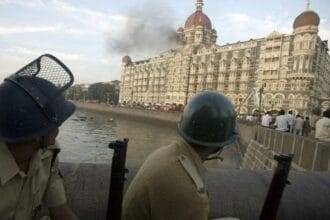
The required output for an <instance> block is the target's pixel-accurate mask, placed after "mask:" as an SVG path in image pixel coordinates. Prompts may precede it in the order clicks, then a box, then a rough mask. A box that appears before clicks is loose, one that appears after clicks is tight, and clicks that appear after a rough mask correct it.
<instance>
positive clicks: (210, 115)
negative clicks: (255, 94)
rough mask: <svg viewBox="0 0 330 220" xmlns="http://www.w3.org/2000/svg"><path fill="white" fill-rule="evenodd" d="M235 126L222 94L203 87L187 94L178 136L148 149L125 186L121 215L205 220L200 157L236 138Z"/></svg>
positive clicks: (206, 208) (125, 217)
mask: <svg viewBox="0 0 330 220" xmlns="http://www.w3.org/2000/svg"><path fill="white" fill-rule="evenodd" d="M235 125H236V122H235V112H234V107H233V105H232V104H231V102H230V101H229V99H227V98H226V97H225V96H224V95H222V94H220V93H217V92H211V91H205V92H202V93H200V94H198V95H196V96H195V97H194V98H192V100H191V101H190V102H189V103H188V104H187V106H186V107H185V109H184V111H183V115H182V118H181V121H180V123H179V124H178V133H179V135H180V137H181V140H180V141H179V142H177V143H174V144H172V145H170V146H167V147H162V148H160V149H158V150H156V151H155V152H154V153H152V154H151V155H150V156H149V157H148V158H147V159H146V161H145V162H144V164H143V165H142V167H141V168H140V170H139V171H138V173H137V174H136V176H135V178H134V179H133V181H132V183H131V185H130V186H129V188H128V190H127V192H126V195H125V198H124V202H123V220H140V219H141V220H142V219H143V220H159V219H162V220H174V219H177V220H181V219H187V220H188V219H189V220H206V219H208V216H209V197H208V193H207V190H206V186H205V167H204V166H203V162H204V161H205V160H208V159H211V158H210V156H211V155H212V154H213V155H214V154H219V153H220V152H221V151H222V148H223V147H225V146H227V145H229V144H231V143H233V142H234V141H235V138H236V132H235V127H236V126H235ZM213 158H214V157H213Z"/></svg>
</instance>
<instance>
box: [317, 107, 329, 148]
mask: <svg viewBox="0 0 330 220" xmlns="http://www.w3.org/2000/svg"><path fill="white" fill-rule="evenodd" d="M315 127H316V128H315V138H317V139H319V140H320V141H326V142H330V109H327V110H326V111H325V112H323V118H321V119H320V120H318V121H317V122H316V126H315Z"/></svg>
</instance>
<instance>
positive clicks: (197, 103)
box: [177, 91, 237, 148]
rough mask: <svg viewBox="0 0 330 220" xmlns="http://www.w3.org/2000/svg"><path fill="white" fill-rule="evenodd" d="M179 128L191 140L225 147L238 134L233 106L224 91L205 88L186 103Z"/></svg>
mask: <svg viewBox="0 0 330 220" xmlns="http://www.w3.org/2000/svg"><path fill="white" fill-rule="evenodd" d="M177 130H178V133H179V135H180V136H181V137H182V138H183V139H185V140H186V141H187V142H188V143H191V144H195V145H199V146H203V147H209V148H223V147H225V146H226V145H229V144H232V143H233V142H234V141H235V139H236V137H237V130H236V113H235V109H234V106H233V105H232V103H231V102H230V100H229V99H228V98H227V97H226V96H225V95H223V94H221V93H218V92H215V91H203V92H201V93H199V94H197V95H195V96H194V97H193V98H192V99H191V100H190V101H189V103H188V104H187V105H186V107H185V108H184V110H183V114H182V117H181V121H180V122H179V124H178V127H177Z"/></svg>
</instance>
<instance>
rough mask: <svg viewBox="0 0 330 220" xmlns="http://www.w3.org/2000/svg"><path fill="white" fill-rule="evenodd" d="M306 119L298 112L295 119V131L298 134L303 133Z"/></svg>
mask: <svg viewBox="0 0 330 220" xmlns="http://www.w3.org/2000/svg"><path fill="white" fill-rule="evenodd" d="M303 127H304V119H302V117H301V116H300V115H299V114H298V115H297V116H296V119H295V120H294V125H293V133H294V134H296V135H300V136H302V135H303Z"/></svg>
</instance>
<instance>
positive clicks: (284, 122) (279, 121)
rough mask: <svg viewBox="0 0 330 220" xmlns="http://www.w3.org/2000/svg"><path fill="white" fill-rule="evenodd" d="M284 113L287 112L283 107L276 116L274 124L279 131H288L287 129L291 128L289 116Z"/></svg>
mask: <svg viewBox="0 0 330 220" xmlns="http://www.w3.org/2000/svg"><path fill="white" fill-rule="evenodd" d="M284 114H285V112H284V110H283V109H282V110H281V111H280V112H279V115H278V116H277V117H276V120H275V123H274V126H275V127H276V130H278V131H285V132H287V131H289V129H288V126H289V123H288V117H287V116H286V115H284Z"/></svg>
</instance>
